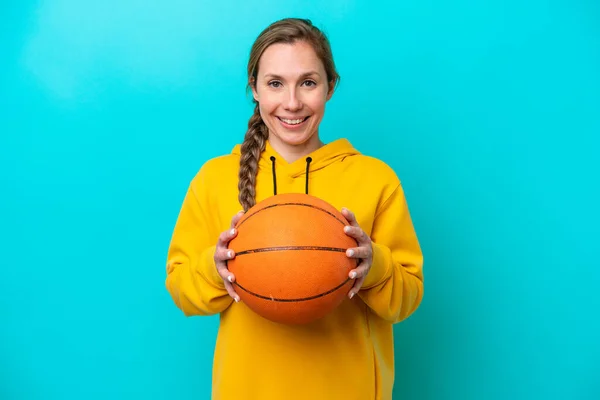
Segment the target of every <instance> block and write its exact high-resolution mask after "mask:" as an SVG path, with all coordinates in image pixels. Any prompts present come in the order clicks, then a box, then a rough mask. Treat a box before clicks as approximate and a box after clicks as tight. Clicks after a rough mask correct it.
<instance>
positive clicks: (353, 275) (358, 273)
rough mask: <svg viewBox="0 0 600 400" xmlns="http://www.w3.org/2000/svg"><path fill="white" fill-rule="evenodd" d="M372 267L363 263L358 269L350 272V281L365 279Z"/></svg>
mask: <svg viewBox="0 0 600 400" xmlns="http://www.w3.org/2000/svg"><path fill="white" fill-rule="evenodd" d="M370 265H371V264H370V263H368V262H365V261H363V262H361V263H360V264H358V266H357V267H356V268H354V269H353V270H350V272H349V273H348V276H349V277H350V279H360V278H364V277H365V276H367V273H368V272H369V268H370Z"/></svg>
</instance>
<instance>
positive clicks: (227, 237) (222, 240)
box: [217, 228, 237, 247]
mask: <svg viewBox="0 0 600 400" xmlns="http://www.w3.org/2000/svg"><path fill="white" fill-rule="evenodd" d="M236 235H237V229H235V228H231V229H229V230H227V231H225V232H221V234H220V235H219V241H218V243H217V247H227V245H228V244H229V242H230V241H231V239H233V238H234V237H235V236H236Z"/></svg>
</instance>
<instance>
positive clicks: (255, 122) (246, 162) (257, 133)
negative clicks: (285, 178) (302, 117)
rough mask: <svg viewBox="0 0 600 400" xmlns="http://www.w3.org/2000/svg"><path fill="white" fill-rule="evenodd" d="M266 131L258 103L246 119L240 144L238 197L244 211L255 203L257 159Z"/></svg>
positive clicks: (263, 146) (265, 138)
mask: <svg viewBox="0 0 600 400" xmlns="http://www.w3.org/2000/svg"><path fill="white" fill-rule="evenodd" d="M268 135H269V134H268V131H267V127H266V125H265V123H264V122H263V120H262V118H261V116H260V111H259V108H258V103H257V104H256V107H255V108H254V114H253V115H252V117H250V120H249V121H248V130H247V131H246V136H245V137H244V142H243V143H242V146H241V153H242V155H241V157H240V171H239V182H238V189H239V195H238V199H239V201H240V204H241V205H242V207H244V211H248V209H249V208H250V207H252V206H253V205H254V204H256V190H255V187H256V174H257V172H258V160H259V159H260V154H261V153H262V152H263V150H264V149H265V144H266V140H267V138H268Z"/></svg>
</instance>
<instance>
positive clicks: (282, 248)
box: [235, 246, 346, 257]
mask: <svg viewBox="0 0 600 400" xmlns="http://www.w3.org/2000/svg"><path fill="white" fill-rule="evenodd" d="M289 250H316V251H333V252H336V253H345V252H346V249H343V248H341V247H324V246H278V247H262V248H258V249H250V250H242V251H240V252H238V253H235V256H236V257H239V256H243V255H244V254H252V253H265V252H269V251H289Z"/></svg>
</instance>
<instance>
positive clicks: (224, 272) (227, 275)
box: [215, 249, 240, 302]
mask: <svg viewBox="0 0 600 400" xmlns="http://www.w3.org/2000/svg"><path fill="white" fill-rule="evenodd" d="M234 257H235V253H234V251H233V250H229V249H217V251H215V263H216V265H217V272H218V273H219V276H220V277H221V279H223V283H224V284H225V290H227V293H228V294H229V295H230V296H231V297H232V298H233V299H234V300H235V301H236V302H238V301H240V296H238V294H237V293H236V292H235V290H234V289H233V282H235V275H234V274H233V273H231V272H230V271H229V270H228V269H227V260H231V259H232V258H234Z"/></svg>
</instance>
